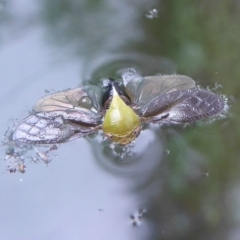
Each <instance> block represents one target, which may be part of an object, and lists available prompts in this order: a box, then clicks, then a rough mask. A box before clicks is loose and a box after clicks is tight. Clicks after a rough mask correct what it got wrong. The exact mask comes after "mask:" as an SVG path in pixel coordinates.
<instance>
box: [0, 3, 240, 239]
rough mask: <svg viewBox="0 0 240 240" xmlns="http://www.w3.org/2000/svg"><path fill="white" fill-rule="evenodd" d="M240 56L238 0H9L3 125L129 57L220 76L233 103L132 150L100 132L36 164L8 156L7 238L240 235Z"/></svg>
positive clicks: (0, 224)
mask: <svg viewBox="0 0 240 240" xmlns="http://www.w3.org/2000/svg"><path fill="white" fill-rule="evenodd" d="M153 9H157V10H158V17H156V18H151V17H149V14H148V13H149V11H150V10H153ZM146 14H147V16H146ZM239 63H240V1H238V0H212V1H208V0H200V1H196V0H194V1H192V0H184V1H178V0H162V1H157V0H149V1H144V0H133V1H127V0H123V1H122V0H114V1H110V0H99V1H94V0H90V1H87V0H79V1H77V0H51V1H49V0H42V1H31V0H21V1H15V0H0V82H1V84H0V86H1V87H0V109H1V118H0V134H1V136H3V135H4V132H5V131H6V129H7V128H8V126H9V125H10V124H11V121H12V120H14V121H15V120H16V119H18V120H20V119H22V118H24V117H25V116H27V115H28V112H29V110H31V109H32V106H33V104H34V103H35V102H36V101H37V100H38V99H39V98H41V97H42V96H44V95H45V94H46V92H45V90H47V91H50V92H53V91H60V90H63V89H67V88H75V87H77V86H80V85H81V84H83V83H87V82H90V81H91V82H93V83H94V82H95V83H97V82H99V81H100V79H101V78H105V77H108V76H113V77H114V76H115V75H116V71H117V70H119V69H121V68H126V67H135V68H136V69H137V70H138V71H139V72H141V73H142V74H143V75H155V74H157V73H161V74H170V73H178V74H184V75H188V76H190V77H192V78H193V79H195V80H196V82H197V83H199V84H200V85H201V86H204V87H207V86H210V88H214V87H215V83H217V84H218V85H222V88H218V91H220V92H222V93H224V94H225V95H227V96H228V97H229V100H230V105H232V106H231V108H230V111H229V116H228V117H227V118H226V119H222V120H219V121H215V122H213V123H211V124H209V125H206V124H196V125H192V126H188V127H185V128H184V127H174V128H166V127H162V128H159V127H153V128H151V129H149V130H145V131H143V133H142V134H141V135H140V137H139V138H138V139H137V141H136V144H135V146H134V147H133V149H132V151H133V155H132V156H131V157H126V158H122V159H119V157H117V156H114V155H113V153H112V152H111V149H110V146H107V144H106V143H101V136H99V135H98V136H92V138H91V139H78V140H76V141H73V142H69V143H66V144H63V145H61V147H60V148H59V149H58V150H57V151H56V154H57V156H56V157H54V160H53V161H52V162H51V163H50V164H49V165H48V166H47V167H46V165H45V164H44V163H38V164H35V163H33V162H30V161H28V162H27V164H26V165H27V168H26V170H27V171H26V173H25V174H21V173H15V174H9V173H8V172H7V171H6V170H5V169H6V163H5V162H4V161H1V162H0V189H1V192H0V239H3V240H19V239H21V240H32V239H35V240H43V239H44V240H45V239H58V240H65V239H71V240H72V239H73V240H75V239H84V240H88V239H89V240H108V239H109V240H110V239H111V240H112V239H114V240H118V239H119V240H123V239H124V240H141V239H142V240H155V239H156V240H158V239H161V240H163V239H166V240H170V239H171V240H173V239H183V240H187V239H189V240H192V239H204V240H206V239H218V240H222V239H227V240H238V239H240V187H239V184H240V177H239V176H240V165H239V162H240V161H239V160H240V156H239V155H240V148H239V143H240V135H239V134H240V117H239V95H240V67H239ZM4 155H5V147H4V146H1V147H0V156H1V157H4ZM134 219H135V221H136V223H137V226H133V225H134V224H133V223H134Z"/></svg>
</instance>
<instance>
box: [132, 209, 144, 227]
mask: <svg viewBox="0 0 240 240" xmlns="http://www.w3.org/2000/svg"><path fill="white" fill-rule="evenodd" d="M146 212H147V211H146V209H140V210H139V211H138V212H136V213H134V214H132V215H130V219H131V224H132V225H133V226H134V227H137V226H140V225H141V224H142V218H143V215H144V214H145V213H146Z"/></svg>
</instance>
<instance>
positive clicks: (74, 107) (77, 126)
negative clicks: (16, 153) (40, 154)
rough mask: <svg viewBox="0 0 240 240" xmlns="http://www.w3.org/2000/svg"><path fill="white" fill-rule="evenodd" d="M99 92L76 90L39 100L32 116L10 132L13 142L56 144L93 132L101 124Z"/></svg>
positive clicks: (94, 87) (96, 88)
mask: <svg viewBox="0 0 240 240" xmlns="http://www.w3.org/2000/svg"><path fill="white" fill-rule="evenodd" d="M99 89H100V88H98V87H96V86H93V88H90V87H89V88H87V89H86V90H83V89H82V88H76V89H72V90H69V91H63V92H58V93H55V94H52V95H49V96H47V97H44V98H42V99H40V100H39V101H38V102H37V103H36V105H35V107H34V110H35V111H36V113H35V114H33V115H30V116H28V117H27V118H25V119H24V120H22V121H21V122H20V123H19V124H18V126H17V127H16V129H15V130H14V132H13V140H14V141H19V142H26V143H33V144H34V143H44V144H45V143H60V142H64V141H68V140H72V139H75V138H78V137H82V136H85V135H87V134H89V133H91V132H93V131H96V130H97V129H99V128H100V126H101V123H102V113H101V111H100V110H101V109H100V104H99V102H98V101H100V100H99V99H100V94H101V90H99ZM88 91H89V92H90V94H88Z"/></svg>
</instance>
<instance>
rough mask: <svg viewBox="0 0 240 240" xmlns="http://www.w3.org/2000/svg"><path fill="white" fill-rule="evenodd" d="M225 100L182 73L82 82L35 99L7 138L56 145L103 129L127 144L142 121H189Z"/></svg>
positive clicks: (214, 112)
mask: <svg viewBox="0 0 240 240" xmlns="http://www.w3.org/2000/svg"><path fill="white" fill-rule="evenodd" d="M226 105H227V103H226V100H225V99H224V98H223V97H222V96H220V95H218V94H215V93H213V92H211V91H209V90H204V89H201V88H199V87H197V86H196V84H195V81H194V80H192V79H191V78H189V77H187V76H182V75H165V76H149V77H140V76H137V77H133V78H131V79H129V80H128V81H125V82H124V83H123V84H120V83H118V82H117V81H114V80H113V79H109V80H108V83H107V85H106V86H105V87H104V88H103V87H98V86H94V85H87V86H84V87H82V88H75V89H72V90H68V91H63V92H58V93H55V94H52V95H49V96H47V97H44V98H42V99H40V100H39V101H38V102H37V103H36V105H35V106H34V113H33V114H32V115H29V116H28V117H26V118H25V119H23V120H22V121H21V122H20V123H19V124H18V125H17V126H16V128H15V130H14V131H13V134H12V139H13V140H14V141H17V142H23V143H31V144H55V143H62V142H66V141H69V140H73V139H76V138H80V137H84V136H86V135H88V134H90V133H92V132H96V131H98V130H102V131H103V133H104V134H105V135H106V136H107V137H108V138H110V139H111V140H112V141H113V142H116V143H118V144H120V145H126V144H128V143H130V142H132V141H133V140H134V139H135V138H136V137H137V136H138V135H139V134H140V132H141V126H142V124H143V123H144V122H147V123H158V124H181V123H191V122H194V121H196V120H199V119H203V118H208V117H212V116H216V115H218V114H220V113H221V112H222V111H224V109H225V108H226Z"/></svg>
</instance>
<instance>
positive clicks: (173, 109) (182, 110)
mask: <svg viewBox="0 0 240 240" xmlns="http://www.w3.org/2000/svg"><path fill="white" fill-rule="evenodd" d="M226 104H227V103H226V100H225V99H224V98H223V97H221V96H219V95H217V94H215V93H212V92H210V91H207V90H201V89H198V88H192V89H188V90H182V91H174V92H170V93H168V94H165V95H162V96H159V97H158V98H156V99H155V100H153V101H152V102H151V103H150V104H149V105H148V106H147V107H145V108H144V109H142V112H141V115H142V116H143V117H144V118H145V120H146V121H150V122H162V123H163V122H164V123H189V122H193V121H196V120H199V119H202V118H206V117H210V116H213V115H216V114H218V113H219V112H221V111H222V110H224V109H225V107H226Z"/></svg>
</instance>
